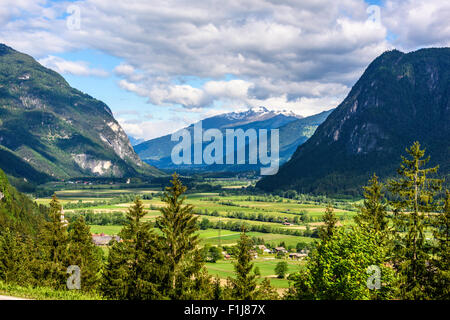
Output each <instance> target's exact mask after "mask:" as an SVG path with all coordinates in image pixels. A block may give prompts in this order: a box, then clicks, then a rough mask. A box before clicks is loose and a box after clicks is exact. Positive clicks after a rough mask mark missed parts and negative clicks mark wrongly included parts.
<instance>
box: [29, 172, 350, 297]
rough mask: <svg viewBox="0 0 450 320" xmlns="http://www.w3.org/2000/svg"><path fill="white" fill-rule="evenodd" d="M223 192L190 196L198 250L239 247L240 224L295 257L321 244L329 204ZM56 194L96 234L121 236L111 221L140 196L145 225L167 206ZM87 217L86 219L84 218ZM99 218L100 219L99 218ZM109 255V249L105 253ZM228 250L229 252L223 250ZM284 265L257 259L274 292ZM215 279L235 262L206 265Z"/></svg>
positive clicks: (146, 197)
mask: <svg viewBox="0 0 450 320" xmlns="http://www.w3.org/2000/svg"><path fill="white" fill-rule="evenodd" d="M221 183H223V185H221V187H222V189H221V190H222V191H220V192H198V193H188V194H186V201H185V203H186V204H190V205H192V206H193V207H194V212H195V214H196V215H198V222H199V226H200V230H199V231H198V235H199V239H200V245H201V246H205V245H210V246H219V247H223V246H225V247H229V246H233V245H235V244H237V242H238V240H239V237H240V230H241V228H242V225H245V227H246V229H247V230H249V231H248V232H247V235H248V236H250V237H251V238H253V239H254V240H255V243H257V244H262V243H264V244H265V245H266V246H267V247H268V248H274V247H278V246H284V247H285V248H286V249H287V250H288V251H289V252H296V250H297V249H298V245H299V243H301V244H302V247H305V246H310V245H312V244H313V243H314V241H318V239H317V235H314V231H315V230H316V229H317V227H318V226H320V225H321V216H322V215H323V213H324V212H325V208H326V204H327V202H328V201H329V200H328V201H327V202H325V201H318V200H317V199H315V200H305V199H302V200H299V199H288V198H283V197H279V196H272V195H253V194H249V195H247V194H245V193H244V192H240V189H241V188H242V187H245V186H247V185H250V184H252V182H246V181H234V182H233V181H229V180H226V181H220V180H217V181H214V184H217V185H219V184H221ZM56 195H57V197H58V199H59V200H60V202H61V203H62V205H63V207H64V213H65V215H66V217H68V218H69V219H70V218H71V217H72V216H74V215H79V214H83V215H90V217H91V218H92V217H93V218H92V219H94V220H92V221H93V222H91V223H90V222H89V220H88V219H87V222H88V223H89V224H90V227H91V232H92V233H96V234H99V233H104V234H107V235H118V234H119V232H120V230H121V227H122V226H121V224H120V223H117V222H114V220H113V219H111V220H110V219H109V217H113V216H114V217H116V218H117V217H119V218H120V217H122V219H123V217H124V216H125V214H126V212H127V210H128V208H129V207H130V206H131V205H132V203H133V199H134V198H135V196H136V195H138V196H140V197H141V199H142V201H143V203H144V206H145V209H146V212H147V214H146V216H145V217H144V219H145V220H147V221H150V222H153V221H155V219H156V218H157V217H158V216H159V215H160V211H159V208H161V207H163V206H164V205H165V203H164V202H162V201H161V195H162V193H161V189H150V188H149V189H145V188H128V189H111V188H108V189H107V188H104V187H99V188H98V189H97V188H95V186H93V187H91V188H89V189H73V190H70V189H66V190H61V191H57V192H56ZM50 200H51V197H46V198H39V199H36V201H37V202H38V203H40V204H44V205H46V204H48V203H49V202H50ZM353 205H354V203H353V202H349V201H347V202H342V201H341V202H340V204H339V205H336V206H335V209H334V212H335V213H336V215H337V217H338V218H339V219H340V221H339V224H343V225H348V224H352V223H353V219H352V217H353V216H354V215H355V214H356V211H355V210H354V209H353ZM86 218H88V217H87V216H86ZM96 218H98V219H96ZM103 249H104V251H105V253H106V254H107V252H108V249H107V248H103ZM224 250H225V249H224ZM282 259H284V260H285V261H287V262H288V266H289V269H288V274H289V273H293V272H296V271H298V270H299V268H301V266H302V265H303V263H304V262H303V261H301V260H300V261H296V260H291V259H289V258H287V255H286V256H285V257H284V258H282ZM280 261H282V260H280V259H277V258H276V257H275V254H267V253H265V254H262V255H261V254H260V255H259V257H258V258H257V259H256V260H254V263H255V266H257V267H258V268H259V269H260V272H261V277H260V278H259V280H260V281H262V279H264V278H265V277H268V278H269V279H270V280H271V283H272V284H273V285H274V286H275V287H276V288H279V289H281V288H287V287H288V280H286V279H278V278H276V276H275V272H274V269H275V266H276V264H277V263H278V262H280ZM206 266H207V269H208V271H209V272H210V274H211V275H218V276H219V277H220V278H221V279H226V278H227V277H229V276H233V258H232V257H231V259H229V260H225V259H224V260H218V261H217V262H215V263H207V264H206Z"/></svg>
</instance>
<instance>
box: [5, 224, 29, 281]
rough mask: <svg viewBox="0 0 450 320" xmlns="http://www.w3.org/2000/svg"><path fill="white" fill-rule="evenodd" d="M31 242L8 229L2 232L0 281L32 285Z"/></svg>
mask: <svg viewBox="0 0 450 320" xmlns="http://www.w3.org/2000/svg"><path fill="white" fill-rule="evenodd" d="M30 246H31V244H30V242H29V241H27V239H26V238H24V237H23V236H21V235H20V234H19V233H16V232H14V231H13V230H11V229H9V228H6V229H4V230H1V231H0V281H4V282H6V283H14V284H19V285H26V284H29V283H32V282H33V281H32V280H33V279H32V274H31V270H30V262H31V259H32V254H30V253H31V252H30V250H29V249H30Z"/></svg>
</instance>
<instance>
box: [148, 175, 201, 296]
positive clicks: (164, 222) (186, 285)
mask: <svg viewBox="0 0 450 320" xmlns="http://www.w3.org/2000/svg"><path fill="white" fill-rule="evenodd" d="M172 178H173V179H172V180H171V184H172V186H170V187H166V192H164V195H163V197H162V199H161V200H162V201H163V202H165V203H166V206H165V207H163V208H161V209H160V211H161V214H162V215H161V216H160V217H158V218H157V220H156V227H157V228H159V229H160V230H161V235H160V236H159V239H158V243H159V245H160V248H161V250H162V256H163V261H164V263H163V265H164V268H165V270H167V276H166V279H165V284H164V287H165V288H164V294H165V295H166V296H168V297H170V298H172V299H177V300H179V299H194V298H195V299H201V297H199V295H198V294H196V292H194V287H195V284H196V282H198V281H199V279H198V278H199V277H200V278H201V277H204V275H205V273H204V272H202V271H204V268H205V267H204V262H203V259H202V255H201V251H200V249H199V247H198V243H199V240H198V234H197V230H198V226H197V217H196V216H195V215H194V214H193V206H192V205H184V201H185V200H186V197H185V196H183V194H184V193H185V192H186V189H187V188H186V187H185V186H183V184H182V183H181V181H180V180H179V178H178V175H177V174H176V173H174V174H173V175H172ZM207 291H208V290H207Z"/></svg>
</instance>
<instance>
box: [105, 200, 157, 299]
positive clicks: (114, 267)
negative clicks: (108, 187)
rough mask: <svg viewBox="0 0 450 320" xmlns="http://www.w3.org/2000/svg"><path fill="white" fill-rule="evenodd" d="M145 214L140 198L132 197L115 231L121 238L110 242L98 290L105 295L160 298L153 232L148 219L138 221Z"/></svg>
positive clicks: (118, 297)
mask: <svg viewBox="0 0 450 320" xmlns="http://www.w3.org/2000/svg"><path fill="white" fill-rule="evenodd" d="M145 214H146V213H145V211H144V206H143V203H142V201H141V200H140V199H139V197H136V198H135V200H134V203H133V206H131V207H130V208H129V210H128V212H127V221H126V222H125V224H124V226H123V228H122V230H121V231H120V233H119V236H120V237H121V238H122V240H123V241H122V242H115V243H114V244H113V246H112V247H111V249H110V253H109V257H108V263H107V265H106V267H105V272H104V276H103V281H102V285H101V290H102V292H103V294H104V295H105V296H106V297H108V298H112V299H129V300H148V299H158V298H161V295H160V294H159V292H158V290H157V287H158V279H157V276H156V274H157V273H158V271H157V270H158V268H159V266H158V265H157V264H156V263H155V246H156V236H155V234H154V232H153V231H152V230H151V225H150V224H149V222H144V221H142V218H143V217H144V216H145Z"/></svg>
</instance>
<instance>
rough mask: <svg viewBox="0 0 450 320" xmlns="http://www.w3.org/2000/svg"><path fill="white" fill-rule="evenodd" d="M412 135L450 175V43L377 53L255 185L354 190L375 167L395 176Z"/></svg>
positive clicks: (339, 191) (311, 190)
mask: <svg viewBox="0 0 450 320" xmlns="http://www.w3.org/2000/svg"><path fill="white" fill-rule="evenodd" d="M416 140H417V141H419V142H420V143H421V144H422V146H423V147H425V148H426V149H427V154H429V155H430V156H431V163H430V165H433V164H439V165H440V174H441V175H443V176H448V175H449V171H450V48H440V49H422V50H419V51H416V52H411V53H408V54H404V53H402V52H400V51H397V50H394V51H390V52H386V53H384V54H382V55H381V56H380V57H378V58H377V59H376V60H374V61H373V62H372V63H371V64H370V65H369V67H368V68H367V70H366V71H365V72H364V74H363V75H362V77H361V78H360V79H359V80H358V82H357V83H356V84H355V85H354V87H353V88H352V90H351V91H350V93H349V94H348V96H347V97H346V98H345V100H344V101H343V102H342V103H341V104H340V105H339V106H338V107H337V108H336V109H335V110H334V111H333V112H332V113H331V114H330V115H329V117H328V118H327V120H326V121H325V122H324V123H323V124H322V125H320V126H319V128H318V129H317V130H316V132H315V133H314V135H313V136H312V137H311V138H310V139H309V140H308V141H307V142H306V143H305V144H303V145H302V146H300V147H299V148H298V149H297V150H296V152H295V153H294V155H293V156H292V159H291V160H290V161H289V162H288V163H286V165H285V166H283V167H282V168H281V169H280V171H279V173H278V174H277V175H276V176H272V177H267V178H265V179H263V180H262V181H261V182H260V183H259V184H258V186H259V187H261V188H264V189H267V190H273V189H276V188H292V189H297V190H299V191H301V192H328V193H355V192H359V190H360V186H361V185H362V184H364V183H365V182H366V181H367V179H368V178H369V175H370V174H371V173H373V172H376V173H377V174H379V175H381V176H382V177H388V176H390V175H394V174H395V169H396V168H397V167H398V165H399V163H400V162H401V157H400V155H402V154H404V151H405V148H406V147H408V146H410V145H411V144H412V143H413V141H416Z"/></svg>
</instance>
